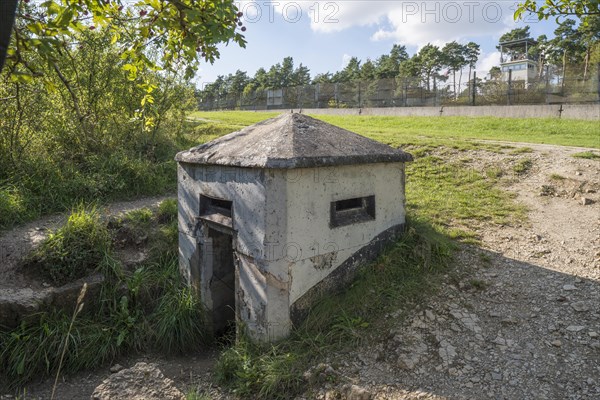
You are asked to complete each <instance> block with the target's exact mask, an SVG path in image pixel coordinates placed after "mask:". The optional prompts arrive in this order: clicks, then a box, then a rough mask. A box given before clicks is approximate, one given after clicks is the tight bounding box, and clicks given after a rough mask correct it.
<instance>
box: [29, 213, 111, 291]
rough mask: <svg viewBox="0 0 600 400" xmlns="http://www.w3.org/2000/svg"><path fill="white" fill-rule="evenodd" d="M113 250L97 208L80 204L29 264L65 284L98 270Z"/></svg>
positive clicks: (38, 249)
mask: <svg viewBox="0 0 600 400" xmlns="http://www.w3.org/2000/svg"><path fill="white" fill-rule="evenodd" d="M110 248H111V238H110V234H109V232H108V229H107V228H106V224H105V223H103V222H102V221H101V220H100V214H99V212H98V210H97V209H96V207H88V208H86V207H85V206H83V205H81V204H80V205H78V206H77V207H76V208H75V209H74V210H73V211H72V212H71V215H69V218H68V220H67V222H66V223H65V224H64V225H63V226H62V227H60V228H59V229H57V230H56V231H55V232H52V233H50V235H48V237H47V238H46V239H45V240H44V241H43V242H42V244H41V245H40V246H39V247H38V248H37V249H36V250H35V251H34V252H33V253H32V254H31V255H30V256H29V257H28V259H27V261H26V262H27V263H28V264H31V265H34V266H37V267H39V268H40V269H41V270H42V271H43V272H44V273H45V274H46V275H47V276H48V277H49V278H50V279H51V280H52V282H54V283H55V284H64V283H66V282H69V281H72V280H74V279H78V278H81V277H83V276H85V275H86V274H87V273H89V272H90V271H91V270H93V269H95V268H96V267H98V266H99V265H100V264H101V263H102V262H103V261H105V256H106V255H107V254H108V253H109V252H110Z"/></svg>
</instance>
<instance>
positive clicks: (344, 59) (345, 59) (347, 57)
mask: <svg viewBox="0 0 600 400" xmlns="http://www.w3.org/2000/svg"><path fill="white" fill-rule="evenodd" d="M351 58H352V56H351V55H350V54H344V55H343V56H342V65H341V66H340V69H344V68H346V65H348V63H349V62H350V59H351Z"/></svg>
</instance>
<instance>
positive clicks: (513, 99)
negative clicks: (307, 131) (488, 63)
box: [198, 68, 600, 111]
mask: <svg viewBox="0 0 600 400" xmlns="http://www.w3.org/2000/svg"><path fill="white" fill-rule="evenodd" d="M589 75H590V76H588V77H587V79H583V78H566V79H564V78H561V77H560V76H556V75H551V74H546V75H545V76H544V77H541V78H534V79H529V80H528V81H523V80H514V81H513V80H512V79H510V77H508V79H507V77H505V76H504V77H500V78H498V79H485V80H480V79H479V78H478V77H477V76H476V75H475V74H473V75H472V77H471V79H468V78H467V80H466V82H460V81H458V74H457V82H456V84H455V83H453V82H452V81H450V82H448V80H446V81H445V82H439V81H436V79H432V80H430V81H428V82H424V81H423V80H422V79H419V78H408V79H406V78H404V79H403V78H390V79H379V80H369V81H367V80H355V81H349V82H340V83H316V84H311V85H304V86H294V87H285V88H280V89H264V90H263V89H261V90H255V91H249V92H246V91H245V92H243V93H231V92H225V93H219V94H216V95H209V94H206V93H204V92H202V91H200V92H199V98H198V102H199V108H200V110H206V111H209V110H271V109H273V110H277V109H291V108H297V109H300V108H311V109H315V108H367V107H372V108H378V107H423V106H431V107H439V106H453V105H456V106H465V105H472V106H477V105H519V104H590V103H598V102H600V68H594V71H593V72H592V73H591V74H589Z"/></svg>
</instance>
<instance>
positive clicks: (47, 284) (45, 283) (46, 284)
mask: <svg viewBox="0 0 600 400" xmlns="http://www.w3.org/2000/svg"><path fill="white" fill-rule="evenodd" d="M42 286H43V287H46V288H48V287H50V284H49V283H48V282H42Z"/></svg>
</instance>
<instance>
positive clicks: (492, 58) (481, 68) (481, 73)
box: [476, 51, 500, 79]
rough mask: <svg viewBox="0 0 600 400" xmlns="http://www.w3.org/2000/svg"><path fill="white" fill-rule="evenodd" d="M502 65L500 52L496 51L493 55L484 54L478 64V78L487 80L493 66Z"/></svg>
mask: <svg viewBox="0 0 600 400" xmlns="http://www.w3.org/2000/svg"><path fill="white" fill-rule="evenodd" d="M499 65H500V52H499V51H494V52H492V53H487V54H486V53H483V54H481V56H480V57H479V61H478V62H477V66H476V70H477V76H478V78H481V79H483V78H485V77H486V76H487V74H488V72H490V69H491V68H492V67H493V66H499Z"/></svg>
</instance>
